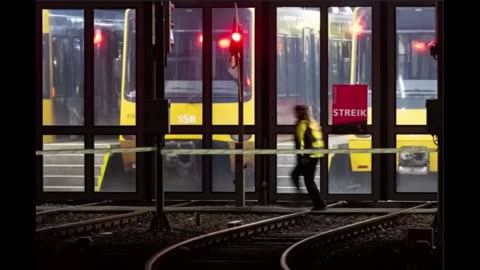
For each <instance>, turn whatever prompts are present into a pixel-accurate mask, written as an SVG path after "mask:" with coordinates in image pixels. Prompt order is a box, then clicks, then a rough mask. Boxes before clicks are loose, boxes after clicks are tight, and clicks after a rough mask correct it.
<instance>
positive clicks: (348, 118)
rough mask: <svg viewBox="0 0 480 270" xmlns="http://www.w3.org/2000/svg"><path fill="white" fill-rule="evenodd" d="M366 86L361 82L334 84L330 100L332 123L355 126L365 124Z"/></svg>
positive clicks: (358, 126)
mask: <svg viewBox="0 0 480 270" xmlns="http://www.w3.org/2000/svg"><path fill="white" fill-rule="evenodd" d="M367 93H368V86H367V85H361V84H334V85H333V100H332V124H333V125H353V126H356V127H357V128H360V127H363V126H365V125H366V124H367V105H368V104H367V97H368V96H367Z"/></svg>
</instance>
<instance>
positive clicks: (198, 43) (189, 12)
mask: <svg viewBox="0 0 480 270" xmlns="http://www.w3.org/2000/svg"><path fill="white" fill-rule="evenodd" d="M173 18H174V20H175V21H174V23H175V28H173V39H174V40H175V45H174V46H173V48H172V51H171V53H170V54H169V55H168V57H167V61H168V62H167V67H166V68H165V97H166V98H168V99H170V100H171V102H174V103H177V102H187V103H198V106H199V107H200V108H201V107H202V106H203V104H202V96H203V94H202V90H203V87H202V76H203V74H202V71H203V68H202V65H203V60H202V48H203V43H204V42H205V40H204V39H203V34H202V9H200V8H175V9H174V10H173ZM201 113H202V110H201V109H199V112H198V113H197V112H196V113H195V114H196V115H198V116H200V115H201ZM182 114H183V115H187V114H186V113H182ZM170 117H171V118H170V122H171V123H172V124H176V123H177V122H178V121H177V120H178V119H177V117H178V116H177V115H175V116H174V115H171V116H170ZM180 124H190V125H201V124H202V117H195V121H193V117H192V121H190V120H189V121H182V122H181V123H180Z"/></svg>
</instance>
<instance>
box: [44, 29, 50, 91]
mask: <svg viewBox="0 0 480 270" xmlns="http://www.w3.org/2000/svg"><path fill="white" fill-rule="evenodd" d="M49 39H50V36H49V35H48V34H44V35H43V37H42V51H43V55H42V64H43V65H42V80H43V81H42V83H43V84H42V98H44V99H48V98H50V91H51V86H50V72H51V70H50V43H49Z"/></svg>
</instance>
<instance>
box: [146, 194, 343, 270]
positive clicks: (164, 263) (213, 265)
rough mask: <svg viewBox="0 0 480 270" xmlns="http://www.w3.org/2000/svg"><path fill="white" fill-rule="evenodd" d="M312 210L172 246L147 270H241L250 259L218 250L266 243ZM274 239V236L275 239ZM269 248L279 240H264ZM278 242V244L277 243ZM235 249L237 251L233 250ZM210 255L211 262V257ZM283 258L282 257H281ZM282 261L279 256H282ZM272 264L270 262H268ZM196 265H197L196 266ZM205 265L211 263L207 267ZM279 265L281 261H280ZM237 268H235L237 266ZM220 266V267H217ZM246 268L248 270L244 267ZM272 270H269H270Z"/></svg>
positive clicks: (155, 259) (154, 258) (155, 257)
mask: <svg viewBox="0 0 480 270" xmlns="http://www.w3.org/2000/svg"><path fill="white" fill-rule="evenodd" d="M343 204H344V202H339V203H334V204H330V205H328V206H327V208H331V207H335V206H339V205H343ZM310 212H311V210H304V211H299V212H297V213H293V214H287V215H282V216H279V217H274V218H270V219H266V220H262V221H258V222H254V223H250V224H246V225H241V226H237V227H233V228H228V229H225V230H220V231H216V232H212V233H207V234H203V235H200V236H197V237H194V238H191V239H188V240H186V241H183V242H180V243H177V244H175V245H172V246H170V247H167V248H165V249H163V250H161V251H160V252H158V253H157V254H155V255H154V256H153V257H151V258H150V260H149V261H148V262H147V264H146V266H145V269H146V270H154V269H182V268H183V269H186V268H190V267H199V266H200V268H202V267H208V269H220V268H221V269H229V270H233V269H239V268H238V266H240V264H239V263H240V261H243V262H246V261H248V258H245V257H244V258H242V259H240V258H237V259H235V258H233V257H232V256H231V254H230V255H226V256H227V258H229V259H230V261H228V260H225V258H224V257H223V256H224V255H222V254H220V253H219V252H220V250H216V248H217V247H220V246H221V245H225V244H227V245H228V244H233V243H237V242H238V241H243V240H245V239H254V241H257V242H258V241H262V239H257V238H254V237H257V235H259V234H261V233H265V232H274V231H275V232H278V230H280V229H281V228H288V227H291V226H292V225H294V224H296V223H297V222H298V221H299V220H300V219H303V218H304V217H305V216H307V215H308V214H309V213H310ZM272 237H274V236H272ZM295 237H297V238H298V237H302V236H301V235H296V236H295V235H292V240H294V239H295ZM263 240H264V243H265V247H266V248H267V249H268V247H269V244H267V242H270V244H272V245H270V246H273V247H274V246H275V245H276V243H275V240H274V239H273V238H272V239H263ZM277 242H278V241H277ZM244 245H245V246H244V247H243V248H242V252H244V253H246V254H252V253H254V252H251V251H252V248H251V247H250V246H248V244H244ZM233 249H235V248H233ZM231 250H232V248H230V247H228V246H226V248H225V249H224V251H226V252H227V253H228V252H229V251H231ZM207 255H208V259H207V257H206V256H207ZM278 255H279V256H280V255H281V252H280V254H278ZM278 258H279V257H278ZM267 261H268V260H267ZM193 264H194V265H193ZM205 264H208V266H207V265H205ZM277 264H278V260H277ZM235 265H236V266H237V268H235V267H234V266H235ZM217 267H218V268H217ZM230 268H231V269H230ZM241 269H245V268H241ZM267 269H268V268H267Z"/></svg>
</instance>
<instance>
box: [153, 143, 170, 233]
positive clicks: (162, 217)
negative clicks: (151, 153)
mask: <svg viewBox="0 0 480 270" xmlns="http://www.w3.org/2000/svg"><path fill="white" fill-rule="evenodd" d="M155 146H156V147H157V151H155V198H156V199H155V210H156V215H155V218H154V220H153V222H152V224H151V227H150V229H151V230H154V231H169V230H170V223H169V222H168V219H167V215H166V214H165V209H164V208H165V199H164V193H163V170H162V166H163V160H162V154H161V151H162V149H163V146H164V139H163V135H157V136H155Z"/></svg>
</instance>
